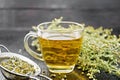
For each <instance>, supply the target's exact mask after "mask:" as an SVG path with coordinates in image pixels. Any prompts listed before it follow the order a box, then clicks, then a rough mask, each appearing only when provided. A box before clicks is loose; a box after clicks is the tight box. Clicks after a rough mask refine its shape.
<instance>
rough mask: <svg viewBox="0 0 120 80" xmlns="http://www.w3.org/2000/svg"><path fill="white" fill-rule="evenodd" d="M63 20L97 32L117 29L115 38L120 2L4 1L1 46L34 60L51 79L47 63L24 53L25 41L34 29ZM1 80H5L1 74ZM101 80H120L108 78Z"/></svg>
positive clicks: (0, 9) (0, 6)
mask: <svg viewBox="0 0 120 80" xmlns="http://www.w3.org/2000/svg"><path fill="white" fill-rule="evenodd" d="M61 16H62V17H64V20H69V21H75V22H79V23H85V24H86V25H91V26H94V27H95V28H97V27H100V26H103V27H104V28H113V34H115V35H119V34H120V0H0V44H3V45H5V46H7V47H8V48H9V50H10V51H12V52H15V53H18V51H19V50H20V49H21V50H22V55H24V56H27V57H29V58H31V59H32V60H34V61H35V62H36V63H38V65H40V67H41V68H42V70H43V71H46V75H49V74H47V72H48V70H47V68H46V66H45V64H44V62H42V61H39V60H36V59H34V58H33V57H32V56H30V55H29V54H28V53H27V52H26V51H25V50H24V44H23V39H24V36H25V34H26V33H28V32H29V31H30V30H31V29H32V28H31V27H32V26H33V25H38V24H39V23H41V22H45V21H51V20H52V19H54V18H59V17H61ZM99 77H100V76H99ZM0 80H4V77H3V76H2V74H1V73H0ZM73 80H74V79H73ZM76 80H79V79H76ZM81 80H84V79H81ZM99 80H120V79H118V78H117V77H116V76H111V77H109V76H107V75H104V78H100V79H99Z"/></svg>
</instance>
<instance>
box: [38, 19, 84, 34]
mask: <svg viewBox="0 0 120 80" xmlns="http://www.w3.org/2000/svg"><path fill="white" fill-rule="evenodd" d="M50 23H52V22H50V21H48V22H43V23H40V24H38V25H37V29H38V31H48V32H52V31H57V30H41V29H40V28H39V27H40V26H41V25H44V24H50ZM60 23H67V24H68V23H71V24H75V25H78V26H81V28H80V29H74V30H72V31H73V32H74V31H79V30H80V31H83V30H84V26H85V24H80V23H77V22H73V21H61V22H60Z"/></svg>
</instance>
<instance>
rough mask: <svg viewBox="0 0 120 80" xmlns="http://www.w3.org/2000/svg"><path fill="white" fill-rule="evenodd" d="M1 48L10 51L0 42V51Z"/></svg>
mask: <svg viewBox="0 0 120 80" xmlns="http://www.w3.org/2000/svg"><path fill="white" fill-rule="evenodd" d="M2 48H4V49H5V50H6V51H7V52H10V51H9V49H8V48H7V47H6V46H4V45H2V44H0V53H1V52H2Z"/></svg>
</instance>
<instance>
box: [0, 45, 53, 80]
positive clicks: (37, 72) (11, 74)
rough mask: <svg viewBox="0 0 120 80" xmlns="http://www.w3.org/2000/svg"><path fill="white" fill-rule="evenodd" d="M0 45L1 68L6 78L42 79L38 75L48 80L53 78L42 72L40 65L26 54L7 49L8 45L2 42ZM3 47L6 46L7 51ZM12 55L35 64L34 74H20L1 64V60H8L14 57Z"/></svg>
mask: <svg viewBox="0 0 120 80" xmlns="http://www.w3.org/2000/svg"><path fill="white" fill-rule="evenodd" d="M0 47H1V48H0V68H1V72H2V74H3V75H4V77H5V78H6V79H8V80H16V79H17V80H40V79H39V78H38V77H37V76H39V77H43V78H46V79H47V80H52V79H51V78H49V77H47V76H45V75H42V74H40V72H41V69H40V67H39V66H38V65H37V64H36V63H35V62H34V61H32V60H31V59H29V58H27V57H25V56H22V55H20V54H17V53H13V52H10V51H9V50H8V49H7V47H5V46H4V45H1V44H0ZM2 48H4V49H5V50H6V51H7V52H2ZM12 57H17V58H19V59H21V60H23V61H25V62H27V63H28V64H30V65H33V66H34V69H35V73H34V74H33V75H24V74H19V73H16V72H13V71H10V70H8V69H6V68H5V67H3V66H2V65H1V62H3V61H5V60H7V59H9V58H12ZM26 67H27V66H26Z"/></svg>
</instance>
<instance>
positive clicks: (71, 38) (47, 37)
mask: <svg viewBox="0 0 120 80" xmlns="http://www.w3.org/2000/svg"><path fill="white" fill-rule="evenodd" d="M83 30H84V25H83V24H79V23H76V22H70V21H61V22H60V23H59V24H57V25H52V23H51V22H45V23H41V24H39V25H38V26H37V32H29V33H28V34H27V35H26V36H25V38H24V45H25V49H26V50H27V51H28V52H29V53H30V54H31V55H32V56H33V57H35V58H37V59H39V60H44V61H45V63H46V65H47V67H48V69H49V71H50V72H53V73H69V72H71V71H73V69H74V67H75V64H76V62H77V60H78V57H79V54H80V51H81V45H82V40H83V39H82V38H83ZM30 37H36V38H37V39H38V41H39V45H40V49H41V53H36V52H34V51H33V50H32V49H31V48H30V47H29V46H28V40H29V38H30Z"/></svg>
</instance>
